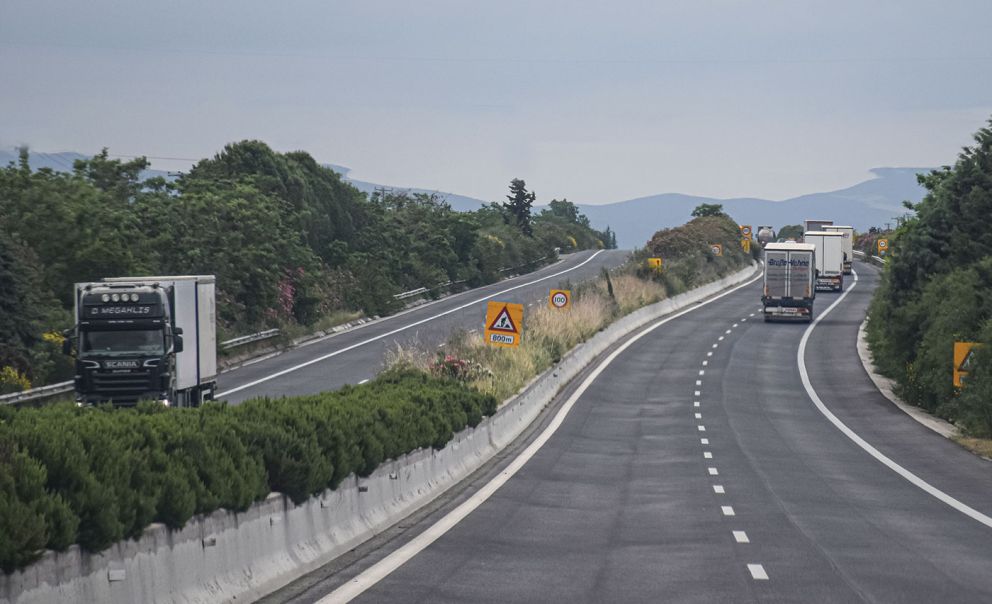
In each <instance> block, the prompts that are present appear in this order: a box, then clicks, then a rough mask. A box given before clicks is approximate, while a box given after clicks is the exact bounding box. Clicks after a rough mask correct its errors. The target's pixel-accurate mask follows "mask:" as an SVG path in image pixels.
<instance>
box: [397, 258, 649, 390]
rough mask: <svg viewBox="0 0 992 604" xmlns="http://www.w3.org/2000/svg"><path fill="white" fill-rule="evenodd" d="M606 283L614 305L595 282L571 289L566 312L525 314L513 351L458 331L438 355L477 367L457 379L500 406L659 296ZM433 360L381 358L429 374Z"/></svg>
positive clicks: (408, 354)
mask: <svg viewBox="0 0 992 604" xmlns="http://www.w3.org/2000/svg"><path fill="white" fill-rule="evenodd" d="M611 281H612V282H613V293H614V297H615V300H616V301H615V302H614V300H611V299H610V297H609V294H608V290H607V286H606V280H605V279H602V278H601V279H598V280H597V281H596V282H594V283H590V284H587V285H586V284H584V285H581V286H578V287H576V288H573V294H574V295H573V301H572V306H571V308H569V309H568V310H556V309H553V308H549V307H547V306H540V307H533V308H530V309H527V310H526V311H525V313H524V325H523V337H522V338H521V342H520V347H519V348H499V347H495V346H489V345H487V344H486V343H485V341H484V340H483V336H482V334H480V333H478V332H476V333H466V332H464V331H460V332H457V333H455V334H452V336H451V337H450V338H449V339H448V342H447V344H446V345H445V346H444V348H443V353H442V356H443V355H445V354H446V355H451V356H453V357H455V358H457V359H462V360H466V361H471V362H473V363H477V364H478V365H480V366H481V367H482V369H483V370H482V371H477V372H473V373H471V375H469V376H467V377H465V378H463V379H465V381H466V382H467V383H468V384H469V385H470V386H472V387H473V388H475V389H477V390H479V391H481V392H484V393H487V394H492V395H493V396H495V397H496V398H497V400H500V401H505V400H507V399H509V398H510V397H511V396H513V395H514V394H516V393H517V392H519V391H520V389H521V388H523V387H524V386H525V385H526V384H527V383H528V382H530V381H531V380H532V379H533V378H534V377H536V376H537V375H539V374H540V373H542V372H543V371H545V370H546V369H548V368H549V367H551V366H552V365H554V364H555V363H557V362H558V361H560V360H561V358H562V357H564V356H565V355H566V354H567V353H568V351H570V350H571V349H572V348H575V347H576V346H577V345H579V344H581V343H582V342H584V341H586V340H588V339H589V338H591V337H592V336H593V335H595V334H596V332H598V331H600V330H601V329H603V328H604V327H606V326H607V325H609V324H610V323H612V322H613V321H614V320H616V319H617V318H618V317H619V316H622V315H625V314H628V313H630V312H632V311H634V310H637V309H638V308H641V307H643V306H646V305H648V304H653V303H654V302H658V301H659V300H662V299H663V298H664V297H665V288H664V286H663V285H662V284H660V283H657V282H654V281H647V280H644V279H640V278H638V277H637V276H635V275H627V274H621V275H611ZM437 360H438V351H437V350H436V349H429V348H419V347H407V348H402V347H395V348H393V349H391V350H390V351H389V352H388V353H387V358H386V366H387V367H396V366H402V367H412V368H419V369H423V370H430V367H431V365H432V364H433V363H434V362H436V361H437Z"/></svg>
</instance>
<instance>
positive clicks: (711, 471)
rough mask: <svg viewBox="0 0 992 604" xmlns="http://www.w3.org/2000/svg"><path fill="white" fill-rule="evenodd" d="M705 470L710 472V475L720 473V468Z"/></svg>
mask: <svg viewBox="0 0 992 604" xmlns="http://www.w3.org/2000/svg"><path fill="white" fill-rule="evenodd" d="M706 471H707V472H709V473H710V476H719V475H720V470H717V469H716V468H706Z"/></svg>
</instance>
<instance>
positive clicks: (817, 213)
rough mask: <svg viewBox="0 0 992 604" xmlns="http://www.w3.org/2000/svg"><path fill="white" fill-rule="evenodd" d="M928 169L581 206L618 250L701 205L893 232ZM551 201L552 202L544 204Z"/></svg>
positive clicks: (2, 158)
mask: <svg viewBox="0 0 992 604" xmlns="http://www.w3.org/2000/svg"><path fill="white" fill-rule="evenodd" d="M86 157H87V156H85V155H82V154H80V153H71V152H65V153H40V152H37V151H32V152H31V167H32V168H33V169H36V170H37V169H40V168H51V169H52V170H56V171H68V170H71V169H72V162H73V161H74V160H76V159H85V158H86ZM11 161H15V162H16V161H17V152H16V150H0V165H6V164H7V163H8V162H11ZM324 165H326V166H327V167H329V168H331V169H332V170H334V171H336V172H338V173H340V174H341V175H342V176H343V177H344V179H345V180H346V181H348V182H349V183H351V184H352V185H354V186H355V187H356V188H357V189H359V190H360V191H363V192H365V193H372V192H373V191H375V189H376V188H386V189H394V190H402V191H410V192H413V193H438V194H439V195H441V196H442V197H445V198H446V199H447V201H448V203H449V204H451V207H452V208H454V209H456V210H459V211H471V210H476V209H478V208H479V207H480V206H481V205H483V204H484V203H486V202H484V201H483V200H481V199H475V198H472V197H467V196H465V195H458V194H455V193H447V192H443V191H432V190H428V189H417V188H408V187H391V186H383V185H378V184H375V183H370V182H365V181H361V180H354V179H351V178H349V177H348V173H349V172H350V170H349V169H348V168H346V167H344V166H337V165H334V164H324ZM930 170H931V168H875V169H873V170H871V173H872V174H873V175H874V178H871V179H869V180H866V181H864V182H860V183H858V184H856V185H854V186H851V187H848V188H846V189H840V190H837V191H828V192H825V193H810V194H807V195H800V196H799V197H792V198H790V199H785V200H782V201H772V200H769V199H760V198H748V197H739V198H732V199H715V198H711V197H698V196H694V195H683V194H681V193H662V194H659V195H651V196H649V197H640V198H637V199H630V200H626V201H618V202H615V203H608V204H602V205H590V204H579V208H580V209H581V210H582V212H583V213H584V214H585V215H586V216H588V217H589V220H590V221H591V222H592V224H593V226H595V227H596V228H599V229H603V228H605V227H606V226H609V227H610V228H611V229H613V231H615V232H616V234H617V243H618V245H619V246H620V247H621V248H626V249H629V248H633V247H638V246H643V245H644V244H645V243H646V242H647V241H648V239H650V238H651V236H652V235H653V234H654V233H655V231H657V230H658V229H662V228H666V227H673V226H677V225H680V224H683V223H685V222H686V221H687V220H689V218H690V214H691V212H692V210H693V208H695V207H696V206H698V205H700V204H703V203H718V204H722V205H723V209H724V211H726V212H727V213H728V214H730V216H732V217H733V218H734V219H735V220H737V221H738V222H740V223H741V224H750V225H752V226H754V227H757V226H759V225H766V224H767V225H772V226H774V227H775V228H776V229H778V228H780V227H782V226H784V225H787V224H801V223H802V221H803V220H805V219H807V218H819V219H832V220H833V221H834V222H835V223H836V224H848V225H851V226H853V227H854V228H856V229H858V230H867V229H868V228H869V227H872V226H878V227H882V226H885V224H886V223H889V224H892V225H893V226H894V223H895V217H897V216H902V215H904V214H906V213H907V210H906V208H904V207H903V205H902V202H903V201H905V200H908V201H911V202H913V203H916V202H918V201H920V200H921V199H922V198H923V195H924V194H925V193H926V191H925V190H924V189H923V188H922V187H920V186H919V184H918V183H917V182H916V175H917V174H921V173H926V172H929V171H930ZM145 174H146V177H151V176H164V177H167V178H168V177H169V175H168V173H167V172H164V171H162V170H148V171H146V173H145ZM548 201H550V200H548Z"/></svg>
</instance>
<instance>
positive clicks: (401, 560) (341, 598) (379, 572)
mask: <svg viewBox="0 0 992 604" xmlns="http://www.w3.org/2000/svg"><path fill="white" fill-rule="evenodd" d="M760 278H761V275H758V276H757V277H755V278H753V279H749V280H747V281H745V282H744V283H742V284H740V285H738V286H736V287H733V288H731V289H728V290H727V291H725V292H723V293H721V294H719V295H717V296H714V297H712V298H710V299H709V300H706V301H704V302H701V303H699V304H696V305H693V306H691V307H689V308H686V309H684V310H682V311H679V312H677V313H675V314H673V315H671V316H669V317H665V318H664V319H661V320H659V321H656V322H655V323H652V324H651V325H649V326H648V327H646V328H644V329H643V330H642V331H640V332H639V333H637V334H636V335H634V336H632V337H631V338H630V339H628V340H627V341H626V342H624V343H623V344H621V345H620V346H619V347H618V348H617V349H616V350H614V351H613V352H612V353H610V354H609V356H607V357H606V358H605V359H603V361H602V362H600V364H599V365H597V366H596V368H595V369H593V370H592V372H591V373H590V374H589V375H588V376H587V377H586V379H585V380H583V381H582V383H581V384H580V385H579V387H578V388H577V389H576V390H575V392H573V393H572V395H571V396H569V397H568V400H566V401H565V402H564V403H563V404H562V406H561V408H560V409H558V412H557V413H555V416H554V418H552V420H551V422H550V423H548V425H547V427H545V428H544V430H543V431H542V432H541V434H540V435H538V437H537V438H535V439H534V440H533V441H532V442H531V443H530V445H528V446H527V448H526V449H524V450H523V451H521V452H520V454H519V455H518V456H517V457H516V458H514V460H513V461H512V462H510V464H509V465H508V466H506V468H504V469H503V471H502V472H500V473H499V474H498V475H497V476H495V477H493V479H492V480H490V481H489V482H488V483H486V484H485V485H484V486H483V487H482V488H480V489H479V490H478V491H476V492H475V493H473V494H472V496H471V497H469V498H468V499H466V500H465V501H463V502H462V503H461V504H459V505H458V507H456V508H455V509H453V510H451V511H450V512H448V513H447V514H445V515H444V516H443V517H441V519H439V520H438V521H437V522H435V523H434V524H432V525H431V526H430V527H428V528H427V530H425V531H424V532H422V533H420V534H419V535H417V536H416V537H414V538H413V539H411V540H410V541H408V542H407V543H405V544H404V545H402V546H401V547H399V548H398V549H396V550H394V551H393V552H392V553H390V554H389V555H388V556H386V557H385V558H383V559H382V560H380V561H378V562H376V563H375V564H373V565H372V566H370V567H369V568H367V569H365V570H364V571H362V572H361V573H359V574H358V575H357V576H355V577H354V578H352V579H351V580H350V581H348V582H347V583H345V584H344V585H341V586H340V587H338V588H337V589H335V590H334V591H332V592H331V593H329V594H328V595H326V596H324V597H323V598H321V599H320V600H318V601H317V604H337V603H339V602H350V601H351V600H352V599H354V598H356V597H358V596H359V595H361V594H362V593H364V592H365V591H366V590H367V589H369V588H370V587H372V586H373V585H375V584H376V583H378V582H379V581H381V580H382V579H384V578H385V577H387V576H388V575H389V574H390V573H392V572H393V571H394V570H396V569H397V568H399V567H400V566H402V565H404V564H406V562H408V561H409V560H410V559H411V558H413V557H414V556H416V555H417V554H419V553H420V552H421V551H423V550H424V549H425V548H427V546H429V545H430V544H432V543H434V542H435V541H437V540H438V539H439V538H440V537H441V536H442V535H444V534H445V533H447V532H448V531H449V530H451V529H452V528H453V527H454V526H455V525H457V524H458V523H459V522H461V521H462V520H463V519H464V518H465V517H466V516H468V515H469V514H471V513H472V512H473V511H474V510H475V509H476V508H478V507H479V506H480V505H482V504H483V503H484V502H485V501H486V500H487V499H489V498H490V497H491V496H492V494H493V493H495V492H496V491H497V490H498V489H499V488H500V487H502V486H503V485H504V484H506V483H507V482H508V481H509V480H510V479H511V478H513V476H514V474H516V473H517V472H519V471H520V468H522V467H523V466H524V464H526V463H527V462H528V461H530V459H531V458H532V457H534V455H535V454H537V452H538V451H539V450H540V449H541V447H543V446H544V444H545V443H546V442H548V440H550V439H551V436H552V435H554V433H555V432H557V431H558V428H559V427H560V426H561V425H562V424H563V423H564V422H565V417H566V416H568V414H569V412H570V411H571V410H572V407H574V406H575V403H576V402H577V401H578V400H579V397H581V396H582V395H583V394H584V393H585V391H586V390H588V389H589V387H590V386H591V385H592V383H593V382H595V381H596V378H598V377H599V376H600V374H602V373H603V371H605V370H606V368H607V367H609V366H610V364H611V363H613V361H614V360H616V358H617V357H618V356H620V355H621V354H622V353H623V352H624V351H625V350H627V349H628V348H630V347H631V346H632V345H633V344H634V343H635V342H637V341H638V340H640V339H641V338H643V337H644V336H646V335H648V334H649V333H651V332H652V331H654V330H656V329H658V328H659V327H661V326H662V325H664V324H666V323H668V322H669V321H673V320H675V319H677V318H679V317H681V316H683V315H686V314H689V313H691V312H693V311H695V310H698V309H700V308H702V307H704V306H706V305H708V304H712V303H713V302H716V301H717V300H719V299H720V298H723V297H724V296H728V295H730V294H732V293H734V292H736V291H737V290H739V289H741V288H744V287H747V286H748V285H751V284H752V283H754V282H755V281H757V280H758V279H760ZM700 427H701V426H700Z"/></svg>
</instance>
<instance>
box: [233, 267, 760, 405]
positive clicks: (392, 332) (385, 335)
mask: <svg viewBox="0 0 992 604" xmlns="http://www.w3.org/2000/svg"><path fill="white" fill-rule="evenodd" d="M602 252H603V250H599V251H598V252H596V253H594V254H593V255H592V256H589V257H588V258H586V259H585V260H583V261H582V262H580V263H579V264H576V265H575V266H573V267H572V268H567V269H565V270H563V271H558V272H557V273H552V274H550V275H546V276H544V277H540V278H538V279H534V280H533V281H527V282H526V283H520V284H518V285H514V286H513V287H508V288H506V289H504V290H501V291H498V292H493V293H492V294H490V295H488V296H485V297H482V298H478V299H476V300H473V301H471V302H467V303H465V304H461V305H459V306H456V307H454V308H449V309H448V310H445V311H443V312H439V313H437V314H436V315H431V316H429V317H424V318H423V319H420V320H419V321H414V322H412V323H407V324H406V325H403V326H401V327H397V328H396V329H393V330H390V331H387V332H386V333H382V334H379V335H377V336H373V337H371V338H367V339H365V340H362V341H360V342H355V343H354V344H352V345H350V346H345V347H344V348H339V349H337V350H335V351H332V352H329V353H327V354H325V355H321V356H319V357H316V358H313V359H310V360H309V361H306V362H305V363H300V364H299V365H294V366H292V367H287V368H286V369H283V370H282V371H277V372H275V373H273V374H271V375H267V376H265V377H262V378H259V379H257V380H254V381H251V382H248V383H247V384H242V385H240V386H237V387H235V388H231V389H230V390H225V391H223V392H218V393H216V394H214V398H224V397H225V396H227V395H228V394H234V393H235V392H240V391H242V390H244V389H246V388H251V387H253V386H257V385H259V384H262V383H264V382H267V381H269V380H274V379H275V378H277V377H282V376H284V375H286V374H287V373H293V372H294V371H299V370H300V369H303V368H304V367H309V366H310V365H313V364H315V363H320V362H322V361H326V360H327V359H330V358H333V357H336V356H338V355H339V354H344V353H346V352H350V351H352V350H354V349H356V348H359V347H360V346H365V345H366V344H371V343H372V342H377V341H379V340H382V339H385V338H388V337H389V336H392V335H396V334H398V333H400V332H402V331H406V330H408V329H410V328H412V327H417V326H418V325H423V324H424V323H429V322H430V321H433V320H435V319H439V318H441V317H444V316H447V315H450V314H452V313H456V312H458V311H460V310H465V309H466V308H469V307H472V306H475V305H476V304H478V303H479V302H485V301H486V300H492V299H495V298H496V297H497V296H500V295H502V294H505V293H507V292H511V291H514V290H518V289H520V288H522V287H527V286H528V285H534V284H535V283H540V282H541V281H547V280H549V279H553V278H555V277H557V276H559V275H564V274H565V273H569V272H572V271H574V270H575V269H577V268H580V267H582V266H585V265H586V264H588V263H590V262H592V260H593V258H595V257H596V256H598V255H600V254H601V253H602ZM747 283H751V281H748V282H747ZM730 291H737V288H736V287H735V288H733V289H731V290H730ZM712 299H713V300H715V299H716V298H712ZM700 306H701V305H696V306H695V307H693V308H699V307H700ZM400 314H402V313H400ZM394 316H399V315H394ZM676 316H678V315H676Z"/></svg>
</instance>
